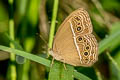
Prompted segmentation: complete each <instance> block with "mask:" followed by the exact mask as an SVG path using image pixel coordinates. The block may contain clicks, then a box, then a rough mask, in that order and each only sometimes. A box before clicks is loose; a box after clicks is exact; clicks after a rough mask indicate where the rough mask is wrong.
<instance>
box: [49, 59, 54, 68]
mask: <svg viewBox="0 0 120 80" xmlns="http://www.w3.org/2000/svg"><path fill="white" fill-rule="evenodd" d="M54 60H55V58H54V57H53V58H52V62H51V65H50V67H52V65H53V64H54Z"/></svg>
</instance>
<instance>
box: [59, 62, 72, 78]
mask: <svg viewBox="0 0 120 80" xmlns="http://www.w3.org/2000/svg"><path fill="white" fill-rule="evenodd" d="M63 65H64V64H62V66H63ZM65 67H66V69H65ZM65 67H64V66H63V67H62V72H61V76H60V77H61V80H74V76H73V72H74V67H73V66H71V65H68V64H65Z"/></svg>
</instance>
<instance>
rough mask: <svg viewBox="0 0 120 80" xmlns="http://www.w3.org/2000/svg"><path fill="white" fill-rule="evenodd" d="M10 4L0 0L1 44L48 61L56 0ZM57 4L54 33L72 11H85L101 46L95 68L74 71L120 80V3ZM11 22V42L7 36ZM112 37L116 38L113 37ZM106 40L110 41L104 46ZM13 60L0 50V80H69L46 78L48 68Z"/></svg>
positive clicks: (96, 79)
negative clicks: (11, 22) (83, 9)
mask: <svg viewBox="0 0 120 80" xmlns="http://www.w3.org/2000/svg"><path fill="white" fill-rule="evenodd" d="M11 1H13V0H0V45H4V46H7V47H9V46H10V44H11V43H16V44H17V46H18V45H19V46H18V47H19V49H20V50H23V51H25V52H29V53H33V54H34V55H37V56H41V57H43V58H47V54H46V53H47V50H48V42H49V32H50V26H51V21H52V14H53V12H54V11H53V5H54V4H55V3H54V2H55V0H14V1H13V4H11ZM58 2H59V3H58V4H57V6H58V11H57V18H56V21H55V24H56V26H55V32H56V31H57V29H58V27H59V26H60V24H61V23H62V22H63V20H64V19H65V18H66V17H67V16H68V15H69V14H70V13H71V12H72V11H74V10H76V9H78V8H85V9H86V10H87V11H88V13H89V15H90V17H91V20H92V24H93V29H94V32H93V34H94V35H95V36H96V38H97V41H98V43H99V45H101V46H100V47H99V48H100V51H99V52H100V54H99V59H98V61H97V62H96V63H95V65H94V66H92V67H87V68H84V67H74V68H75V69H76V70H77V71H78V72H80V73H82V74H83V75H86V76H87V77H89V78H90V79H92V80H120V34H118V33H120V0H58ZM10 20H13V22H14V23H13V24H14V31H13V34H14V38H15V39H14V40H11V39H10V37H11V36H9V34H10ZM113 35H117V37H115V38H112V36H113ZM109 36H111V38H108V37H109ZM113 37H114V36H113ZM111 39H114V40H113V41H112V40H111ZM12 41H13V42H12ZM107 41H108V42H109V41H111V42H110V43H108V44H107ZM104 43H106V44H107V45H106V44H104ZM10 47H11V48H12V46H10ZM14 47H15V45H14ZM17 49H18V48H17ZM13 57H14V55H13ZM15 58H16V59H14V58H13V60H12V58H11V57H10V54H9V53H8V52H4V51H2V50H0V80H69V79H54V75H52V76H53V78H52V79H51V78H50V77H48V75H49V74H50V73H49V72H50V68H48V67H46V66H43V65H41V64H39V63H36V62H34V61H30V60H28V59H24V58H23V57H20V56H16V57H15ZM50 60H51V58H50ZM11 66H14V68H11ZM12 69H13V72H12V71H11V70H12ZM11 74H13V75H11ZM54 74H55V73H54ZM12 76H13V78H12ZM49 76H50V75H49ZM73 79H74V78H73ZM74 80H78V79H76V78H75V79H74ZM81 80H82V79H81Z"/></svg>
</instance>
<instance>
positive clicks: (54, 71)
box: [48, 61, 61, 80]
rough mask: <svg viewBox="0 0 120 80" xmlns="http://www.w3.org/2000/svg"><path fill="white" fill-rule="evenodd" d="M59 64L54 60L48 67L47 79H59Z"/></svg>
mask: <svg viewBox="0 0 120 80" xmlns="http://www.w3.org/2000/svg"><path fill="white" fill-rule="evenodd" d="M60 66H61V63H60V62H57V61H54V65H52V66H51V67H52V68H50V73H49V78H48V80H60Z"/></svg>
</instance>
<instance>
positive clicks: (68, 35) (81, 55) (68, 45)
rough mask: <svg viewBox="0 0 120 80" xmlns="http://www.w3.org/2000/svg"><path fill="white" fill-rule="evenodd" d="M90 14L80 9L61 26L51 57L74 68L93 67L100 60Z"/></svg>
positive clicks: (55, 38)
mask: <svg viewBox="0 0 120 80" xmlns="http://www.w3.org/2000/svg"><path fill="white" fill-rule="evenodd" d="M92 31H93V27H92V23H91V20H90V17H89V14H88V12H87V11H86V10H85V9H83V8H79V9H77V10H75V11H73V12H72V13H71V14H70V15H69V16H68V17H67V18H66V19H65V20H64V21H63V23H62V24H61V25H60V27H59V28H58V30H57V32H56V35H55V37H54V42H53V47H52V50H51V51H50V55H52V56H53V58H54V59H56V60H58V61H61V62H64V63H67V64H70V65H73V66H84V67H88V66H92V65H93V64H94V63H95V62H96V61H97V60H98V43H97V40H96V38H95V36H94V35H93V34H92Z"/></svg>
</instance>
